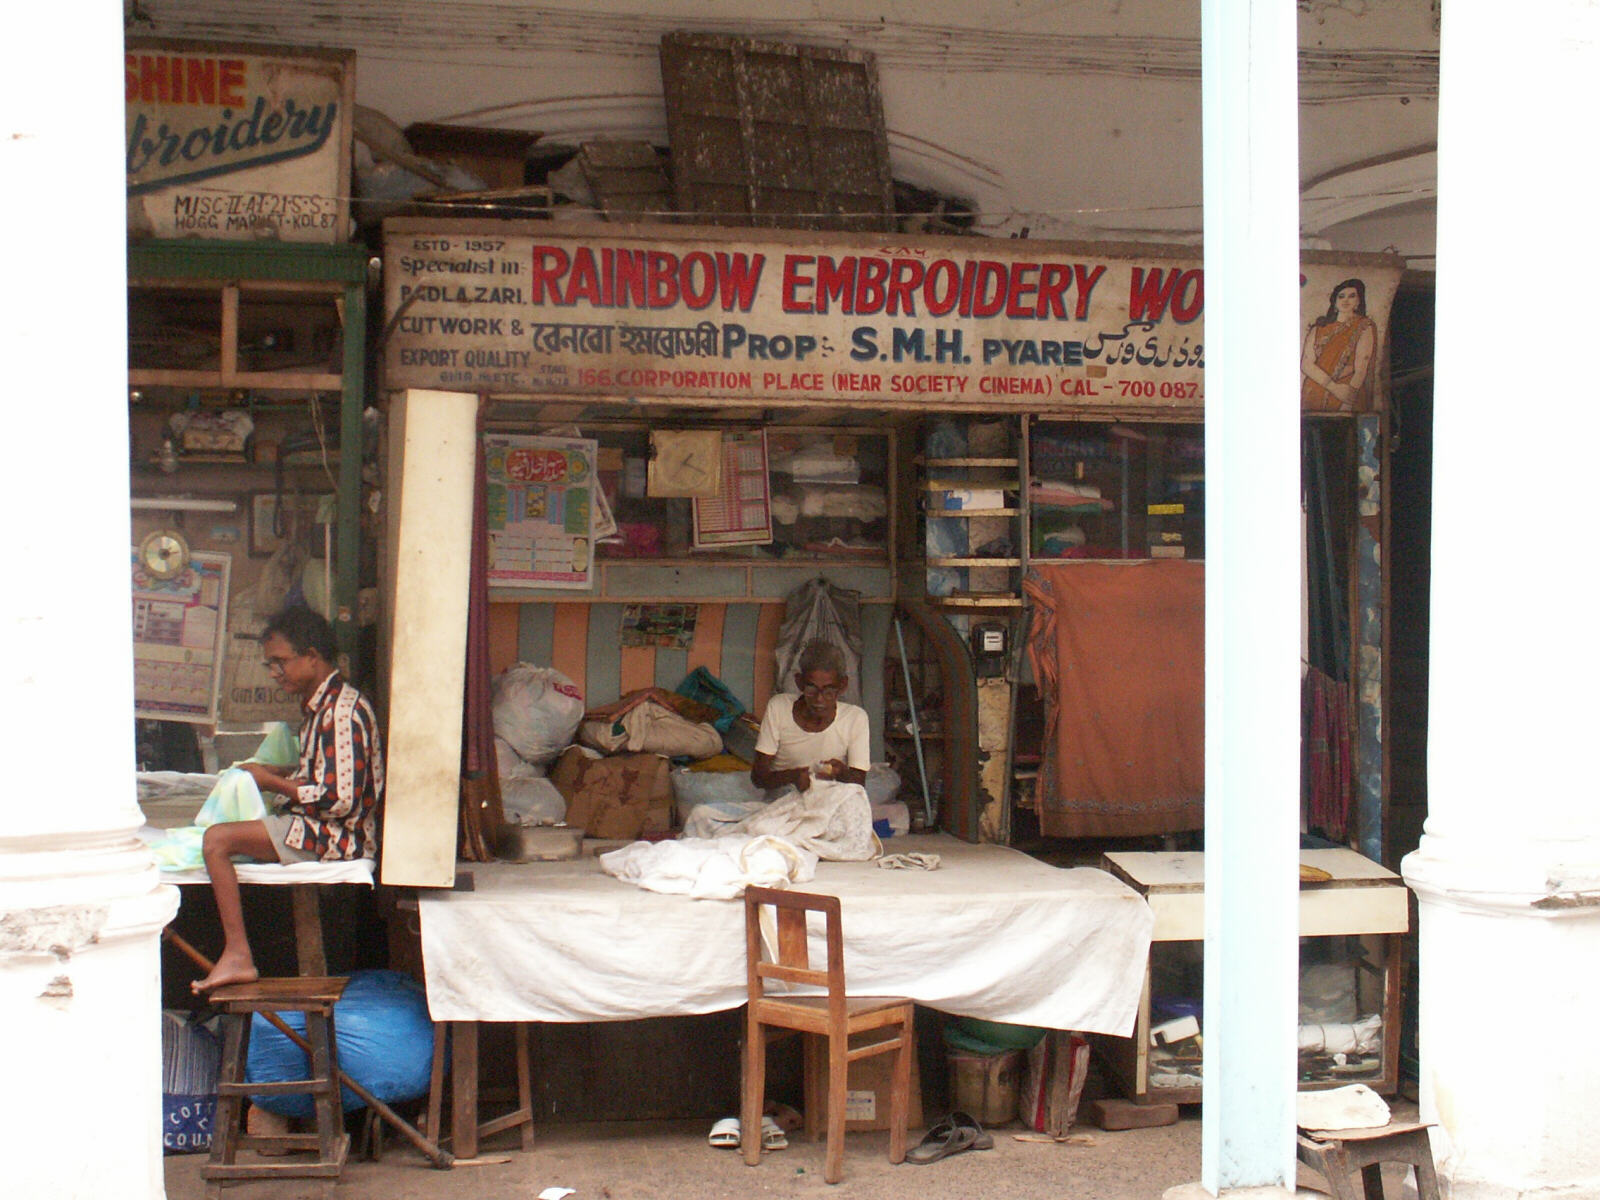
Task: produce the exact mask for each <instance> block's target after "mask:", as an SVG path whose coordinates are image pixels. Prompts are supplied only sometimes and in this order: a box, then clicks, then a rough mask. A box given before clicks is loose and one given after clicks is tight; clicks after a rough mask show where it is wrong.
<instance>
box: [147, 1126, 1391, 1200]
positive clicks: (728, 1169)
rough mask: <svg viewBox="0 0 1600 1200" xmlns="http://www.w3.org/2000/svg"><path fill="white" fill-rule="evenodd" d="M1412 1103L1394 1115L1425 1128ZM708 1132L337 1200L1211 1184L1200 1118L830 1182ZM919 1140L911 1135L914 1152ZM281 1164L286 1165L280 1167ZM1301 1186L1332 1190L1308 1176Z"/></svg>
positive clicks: (871, 1149) (276, 1196)
mask: <svg viewBox="0 0 1600 1200" xmlns="http://www.w3.org/2000/svg"><path fill="white" fill-rule="evenodd" d="M1414 1115H1415V1114H1414V1109H1413V1108H1412V1107H1411V1106H1409V1105H1396V1106H1395V1113H1394V1116H1395V1119H1396V1120H1408V1119H1414ZM708 1131H709V1129H708V1127H707V1126H705V1125H704V1123H702V1122H694V1123H687V1122H681V1121H678V1122H651V1123H644V1122H640V1123H632V1122H611V1123H606V1124H592V1125H549V1126H546V1127H544V1128H542V1129H540V1130H539V1132H538V1137H537V1143H536V1146H535V1148H534V1150H533V1151H532V1152H531V1153H524V1152H523V1151H521V1150H520V1149H517V1148H516V1147H517V1145H518V1142H517V1138H516V1134H515V1133H507V1134H501V1135H498V1136H496V1137H494V1138H491V1139H489V1140H488V1141H487V1142H486V1143H485V1145H484V1147H483V1149H482V1152H481V1155H480V1158H479V1160H478V1162H477V1163H476V1164H457V1165H456V1166H455V1167H454V1168H453V1169H451V1170H448V1171H439V1170H433V1169H431V1168H430V1167H429V1166H428V1165H427V1162H426V1160H425V1159H423V1158H422V1156H421V1155H419V1154H417V1153H416V1152H415V1151H414V1150H412V1149H411V1148H410V1147H409V1146H407V1145H405V1144H404V1143H403V1142H401V1141H400V1140H399V1139H398V1138H397V1137H396V1136H394V1135H393V1134H391V1135H390V1137H389V1138H388V1140H387V1141H386V1144H385V1153H384V1156H383V1159H382V1161H381V1162H368V1161H352V1162H350V1163H349V1164H348V1165H347V1166H346V1168H345V1172H344V1177H343V1179H341V1181H340V1182H339V1185H338V1187H337V1188H335V1189H334V1190H333V1192H332V1196H333V1197H334V1200H523V1198H526V1200H534V1198H535V1197H537V1196H538V1195H539V1194H540V1193H541V1192H542V1191H544V1190H545V1189H546V1188H552V1187H555V1188H573V1189H574V1190H575V1191H574V1195H573V1196H572V1200H745V1198H747V1197H762V1196H774V1197H804V1196H824V1195H828V1196H856V1197H862V1198H864V1200H926V1198H928V1197H932V1196H950V1197H959V1198H960V1200H1066V1198H1068V1197H1070V1198H1071V1200H1154V1198H1157V1197H1160V1196H1161V1194H1162V1193H1163V1192H1164V1191H1165V1190H1166V1189H1167V1188H1169V1187H1173V1186H1174V1185H1177V1184H1185V1183H1193V1182H1195V1181H1196V1180H1198V1179H1199V1177H1200V1115H1199V1109H1198V1108H1193V1109H1186V1110H1185V1116H1184V1118H1183V1119H1182V1120H1180V1121H1179V1122H1178V1123H1177V1124H1176V1125H1169V1126H1166V1127H1164V1128H1159V1129H1138V1130H1128V1131H1125V1132H1120V1133H1105V1132H1103V1131H1101V1130H1098V1129H1094V1128H1091V1127H1088V1126H1085V1125H1083V1124H1082V1123H1080V1124H1079V1125H1078V1126H1076V1127H1075V1128H1074V1129H1073V1131H1072V1137H1071V1140H1070V1141H1068V1142H1065V1143H1059V1144H1057V1143H1051V1142H1043V1143H1041V1142H1033V1141H1022V1140H1019V1137H1018V1135H1019V1134H1021V1133H1022V1131H1021V1130H1020V1129H1019V1128H1016V1127H1013V1128H1001V1129H997V1130H995V1131H994V1135H995V1145H994V1149H992V1150H984V1151H968V1152H966V1153H964V1154H958V1155H954V1156H952V1157H950V1158H947V1159H944V1160H942V1161H940V1162H936V1163H932V1164H929V1165H927V1166H913V1165H909V1164H906V1165H902V1166H898V1167H896V1166H891V1165H890V1164H889V1161H888V1158H887V1146H888V1135H887V1134H882V1133H853V1134H850V1135H849V1137H848V1140H847V1144H846V1149H845V1177H844V1181H843V1182H842V1183H841V1184H839V1185H838V1186H837V1187H831V1188H830V1187H829V1186H828V1185H827V1184H826V1183H824V1182H823V1180H822V1149H823V1148H822V1144H821V1143H820V1142H818V1143H815V1144H813V1143H808V1142H805V1141H803V1140H801V1139H800V1138H799V1137H798V1136H797V1135H791V1139H790V1144H789V1149H787V1150H782V1151H775V1152H772V1153H769V1154H767V1155H765V1156H764V1157H763V1160H762V1162H761V1165H760V1166H759V1167H747V1166H745V1165H744V1161H743V1159H742V1158H741V1157H740V1155H739V1153H738V1151H736V1150H714V1149H712V1148H711V1147H709V1146H708V1145H707V1144H706V1134H707V1132H708ZM919 1137H920V1132H919V1133H916V1134H913V1135H912V1141H913V1144H915V1141H916V1140H917V1139H918V1138H919ZM204 1161H205V1156H204V1155H198V1154H196V1155H184V1156H173V1157H169V1158H168V1159H167V1160H166V1181H167V1196H168V1200H200V1198H201V1197H202V1196H204V1194H205V1187H204V1181H203V1180H202V1179H201V1178H200V1167H201V1165H202V1164H203V1163H204ZM279 1161H281V1160H279ZM1384 1174H1385V1183H1386V1191H1387V1194H1388V1195H1389V1196H1390V1197H1399V1196H1400V1195H1401V1194H1402V1192H1401V1188H1400V1186H1399V1185H1400V1181H1401V1178H1402V1172H1401V1169H1400V1168H1385V1172H1384ZM1300 1184H1301V1187H1302V1188H1313V1189H1317V1190H1326V1189H1325V1187H1324V1185H1323V1184H1322V1182H1321V1180H1319V1179H1318V1178H1317V1177H1316V1176H1315V1175H1314V1174H1312V1173H1310V1172H1308V1171H1306V1170H1305V1169H1304V1168H1302V1169H1301V1178H1300ZM223 1194H224V1196H225V1197H228V1198H230V1200H233V1198H237V1200H300V1198H301V1197H314V1196H320V1195H322V1194H323V1193H322V1191H321V1190H320V1187H319V1185H318V1184H316V1183H315V1182H312V1181H307V1180H300V1181H289V1180H285V1181H281V1182H272V1183H249V1184H233V1185H229V1187H228V1188H227V1189H225V1191H224V1193H223Z"/></svg>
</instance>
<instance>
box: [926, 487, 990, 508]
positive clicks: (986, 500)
mask: <svg viewBox="0 0 1600 1200" xmlns="http://www.w3.org/2000/svg"><path fill="white" fill-rule="evenodd" d="M931 497H932V499H931V502H930V504H929V506H928V507H929V508H932V509H942V510H944V511H946V512H959V511H962V510H964V509H989V508H1004V507H1005V506H1006V494H1005V491H1004V490H1003V489H1001V488H951V489H949V490H948V491H940V492H933V493H931Z"/></svg>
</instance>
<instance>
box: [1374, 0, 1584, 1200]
mask: <svg viewBox="0 0 1600 1200" xmlns="http://www.w3.org/2000/svg"><path fill="white" fill-rule="evenodd" d="M1440 48H1441V81H1440V105H1439V225H1438V255H1439V275H1438V325H1437V335H1436V343H1435V366H1436V375H1435V380H1436V382H1435V393H1434V394H1435V406H1434V477H1433V584H1432V594H1433V609H1432V614H1431V646H1430V652H1429V656H1430V679H1429V688H1428V691H1429V731H1428V808H1429V812H1428V820H1427V824H1426V826H1425V831H1424V834H1423V838H1422V843H1421V845H1420V847H1419V848H1418V849H1417V850H1416V852H1414V853H1413V854H1410V855H1408V856H1407V858H1406V860H1405V862H1404V864H1403V871H1404V874H1405V878H1406V882H1407V883H1409V884H1410V885H1411V887H1412V888H1413V889H1414V890H1415V892H1416V893H1417V896H1418V899H1419V901H1420V923H1419V936H1420V976H1421V978H1420V984H1419V989H1420V990H1419V998H1420V1017H1421V1024H1420V1050H1421V1061H1422V1083H1421V1092H1422V1108H1423V1114H1424V1116H1425V1117H1427V1118H1428V1119H1430V1120H1434V1121H1437V1122H1439V1124H1440V1130H1439V1131H1438V1132H1437V1133H1436V1135H1435V1148H1436V1151H1437V1152H1438V1153H1439V1154H1440V1156H1441V1163H1440V1165H1441V1170H1442V1174H1443V1177H1444V1180H1445V1182H1446V1183H1447V1185H1448V1187H1449V1189H1450V1191H1451V1193H1452V1194H1453V1195H1454V1196H1455V1197H1457V1198H1458V1200H1478V1198H1480V1197H1481V1198H1498V1197H1508V1198H1509V1197H1512V1196H1517V1197H1527V1198H1533V1197H1555V1196H1561V1197H1563V1198H1564V1200H1565V1198H1567V1197H1572V1198H1578V1197H1596V1196H1600V1138H1597V1137H1596V1136H1595V1131H1594V1120H1595V1117H1596V1114H1600V1072H1597V1071H1596V1070H1595V1068H1594V1064H1593V1063H1592V1062H1591V1061H1589V1060H1590V1056H1589V1054H1588V1053H1587V1050H1588V1047H1589V1045H1590V1043H1591V1042H1592V1040H1593V1039H1592V1031H1593V1025H1594V1020H1595V1013H1596V994H1597V993H1596V987H1595V980H1596V979H1597V978H1600V787H1597V786H1596V783H1595V772H1594V765H1593V761H1592V759H1593V747H1594V744H1595V736H1596V735H1595V725H1596V717H1597V715H1600V702H1597V701H1596V699H1595V691H1594V680H1595V676H1596V672H1597V670H1600V642H1597V640H1596V636H1595V631H1594V623H1595V600H1594V582H1593V581H1594V571H1595V567H1594V556H1593V554H1592V553H1591V552H1590V546H1589V541H1590V538H1589V527H1588V523H1587V514H1588V513H1589V511H1590V510H1591V508H1592V506H1593V500H1594V488H1595V469H1594V454H1595V449H1594V448H1595V446H1596V444H1597V440H1600V383H1597V377H1596V374H1595V369H1594V366H1593V364H1592V363H1591V362H1590V361H1589V360H1590V358H1591V357H1592V355H1591V353H1590V349H1589V341H1590V335H1589V334H1588V332H1587V331H1586V328H1585V327H1586V326H1587V325H1588V324H1589V320H1590V314H1591V313H1592V312H1593V309H1594V302H1593V297H1594V284H1595V280H1596V279H1597V278H1600V248H1597V243H1596V241H1595V237H1594V231H1593V229H1592V224H1593V222H1592V219H1591V213H1592V209H1593V197H1594V194H1595V185H1596V183H1597V171H1596V167H1595V164H1594V155H1593V154H1592V152H1591V151H1590V148H1589V145H1588V141H1589V140H1591V139H1589V138H1588V134H1587V133H1586V132H1585V129H1586V123H1587V122H1588V121H1589V119H1590V118H1591V117H1592V115H1593V114H1594V113H1595V112H1596V111H1600V4H1597V3H1596V2H1595V0H1528V2H1527V3H1524V4H1522V5H1520V6H1519V7H1518V8H1517V9H1516V11H1515V14H1514V15H1513V14H1511V13H1510V12H1508V10H1506V9H1504V8H1501V7H1499V6H1494V5H1477V4H1468V3H1449V4H1446V5H1445V6H1444V23H1443V30H1442V33H1441V44H1440ZM1491 328H1492V329H1494V330H1495V332H1492V333H1491V332H1489V330H1490V329H1491ZM1500 484H1511V485H1512V487H1513V490H1514V493H1515V495H1514V496H1513V497H1512V498H1510V499H1503V498H1502V499H1496V498H1492V497H1491V496H1489V495H1486V493H1485V486H1486V485H1488V487H1489V488H1490V489H1491V491H1492V490H1495V489H1497V488H1498V486H1499V485H1500Z"/></svg>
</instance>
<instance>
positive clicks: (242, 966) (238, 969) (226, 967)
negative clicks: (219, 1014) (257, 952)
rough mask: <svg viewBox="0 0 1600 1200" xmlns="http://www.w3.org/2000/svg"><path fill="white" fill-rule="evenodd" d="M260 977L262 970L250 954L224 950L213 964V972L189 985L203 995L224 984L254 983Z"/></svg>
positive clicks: (195, 991) (198, 994)
mask: <svg viewBox="0 0 1600 1200" xmlns="http://www.w3.org/2000/svg"><path fill="white" fill-rule="evenodd" d="M260 978H261V972H260V971H257V970H256V963H255V959H253V958H251V957H250V955H249V954H229V953H228V952H227V951H226V950H224V951H223V952H222V957H221V958H219V959H217V961H216V964H215V965H214V966H212V968H211V973H210V974H209V975H207V976H206V977H205V978H204V979H197V980H195V981H194V982H193V983H191V984H190V985H189V987H190V988H191V989H192V990H193V991H194V994H195V995H197V996H203V995H205V994H206V993H207V992H209V991H211V990H212V989H213V988H219V987H222V986H223V985H224V984H228V983H254V982H255V981H256V980H258V979H260Z"/></svg>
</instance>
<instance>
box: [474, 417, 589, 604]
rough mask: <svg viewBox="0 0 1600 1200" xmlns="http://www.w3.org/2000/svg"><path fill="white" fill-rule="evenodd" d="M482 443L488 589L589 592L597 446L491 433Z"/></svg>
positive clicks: (579, 441)
mask: <svg viewBox="0 0 1600 1200" xmlns="http://www.w3.org/2000/svg"><path fill="white" fill-rule="evenodd" d="M483 445H484V457H485V460H486V462H487V467H488V516H489V522H488V523H489V584H490V586H492V587H493V586H498V587H540V588H588V587H590V586H592V584H593V582H594V554H593V546H594V536H595V534H594V522H595V489H596V480H597V476H596V474H595V459H596V455H597V443H595V442H594V441H593V440H592V439H588V438H563V437H516V436H512V435H501V434H489V435H486V436H485V437H484V439H483Z"/></svg>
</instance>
